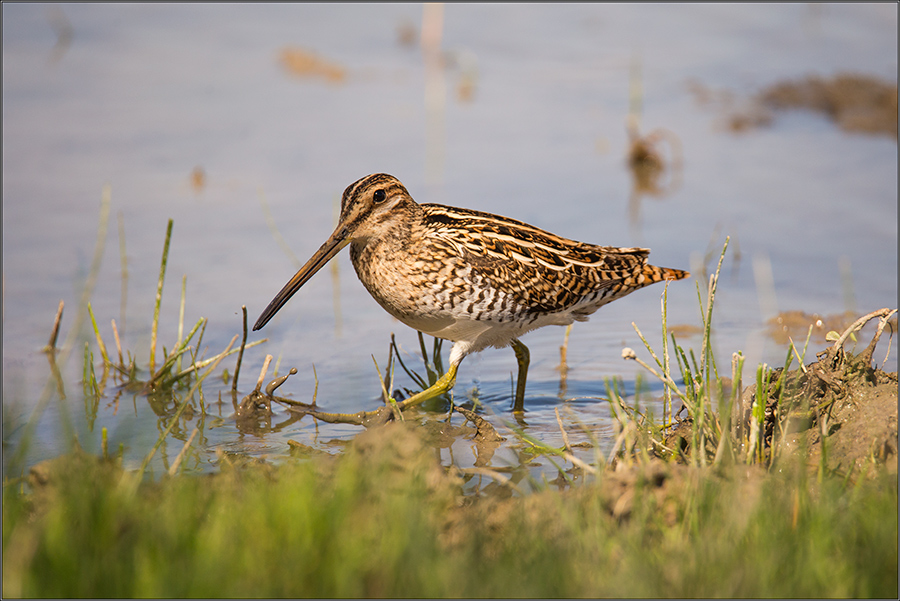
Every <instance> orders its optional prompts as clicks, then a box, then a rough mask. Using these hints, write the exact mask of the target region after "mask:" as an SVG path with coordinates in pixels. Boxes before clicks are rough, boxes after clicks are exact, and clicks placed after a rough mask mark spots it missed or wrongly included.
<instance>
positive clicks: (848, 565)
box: [2, 222, 898, 597]
mask: <svg viewBox="0 0 900 601" xmlns="http://www.w3.org/2000/svg"><path fill="white" fill-rule="evenodd" d="M171 228H172V225H171V222H170V223H169V227H168V230H167V238H166V243H165V248H164V251H163V261H162V267H161V272H160V280H159V282H158V285H157V291H158V296H157V305H156V312H155V313H154V318H153V331H154V333H155V331H156V327H157V323H158V319H159V314H158V298H159V294H161V291H162V279H163V277H164V273H165V262H166V254H167V250H166V249H167V248H168V244H169V235H170V233H171ZM726 249H727V242H726V247H725V248H723V250H722V255H721V256H720V259H719V264H718V267H717V269H716V272H715V274H714V275H713V276H712V277H711V279H710V282H709V286H708V288H707V296H706V299H703V297H702V294H701V290H700V288H699V286H698V298H699V300H700V307H701V321H702V323H703V330H704V335H703V342H702V348H701V350H700V353H699V361H698V360H697V356H696V355H695V354H694V352H693V350H690V349H688V350H686V349H685V348H683V347H682V346H680V345H679V344H678V342H677V340H676V339H675V337H674V336H671V338H670V336H669V334H668V332H667V329H666V323H665V309H666V301H665V294H664V295H663V304H662V314H663V332H662V334H663V338H662V339H663V350H662V358H661V359H660V358H658V356H657V355H656V354H655V352H654V350H653V348H652V346H651V345H650V344H649V343H648V342H647V341H646V339H645V338H644V337H643V335H641V334H640V331H639V330H638V334H639V335H640V336H641V338H642V340H643V341H644V343H645V345H646V346H647V348H648V350H649V352H650V354H651V356H652V357H653V358H654V360H655V362H656V364H657V365H656V368H653V367H651V366H649V365H647V368H648V369H649V370H650V371H651V372H652V373H654V374H655V375H656V376H657V377H659V379H660V380H661V381H662V382H663V384H664V386H665V389H666V391H667V392H666V394H667V395H669V396H668V398H669V399H670V400H668V401H666V402H665V403H664V414H663V423H662V424H657V423H655V422H654V421H653V420H652V419H651V418H650V417H648V416H647V415H645V414H643V413H641V412H640V410H639V408H638V407H637V406H635V407H630V406H628V405H627V404H626V403H625V401H624V399H622V397H621V396H620V395H619V394H618V390H619V386H618V385H617V383H616V381H615V380H613V381H612V382H610V383H609V384H608V390H609V395H608V396H609V402H610V408H611V412H612V414H613V416H614V419H615V424H616V440H615V444H614V446H613V449H612V450H611V451H610V452H609V453H608V454H607V457H603V456H602V455H601V453H600V451H599V447H597V446H596V444H595V454H594V463H593V464H592V465H591V464H587V463H585V462H584V461H582V460H580V459H577V458H576V457H575V456H574V455H573V454H572V452H571V448H570V447H569V446H568V442H567V436H566V432H565V428H564V427H563V423H562V420H561V419H560V418H559V414H558V413H557V419H558V421H559V424H560V429H561V431H562V435H563V441H564V446H563V448H561V449H556V448H553V447H550V446H548V445H547V444H545V443H543V442H542V441H540V440H538V439H537V438H535V437H534V436H533V435H531V434H529V433H528V432H526V431H525V430H524V429H523V428H520V427H517V426H514V425H512V424H511V423H505V426H506V427H507V429H508V430H509V431H510V432H512V435H513V436H516V437H517V438H518V439H519V440H520V441H522V442H523V444H524V445H527V446H528V447H529V448H532V449H534V450H535V453H540V454H541V455H542V458H544V459H546V460H547V461H550V462H551V463H552V464H553V465H556V466H557V468H558V469H559V472H560V474H561V476H562V477H561V478H560V481H561V482H562V484H561V486H563V487H564V488H565V490H562V491H560V490H556V489H555V488H553V487H552V486H551V485H549V484H548V483H546V482H544V483H540V482H536V481H533V479H532V481H531V482H530V483H531V488H532V489H534V490H536V491H537V492H533V493H531V494H524V495H523V494H522V493H521V490H522V489H521V488H520V487H519V486H517V485H516V481H515V480H514V479H513V478H509V479H507V481H506V485H502V486H499V487H497V488H495V489H494V490H495V491H496V492H495V493H494V494H486V493H484V492H482V493H480V496H478V497H471V496H468V497H467V496H465V495H464V494H463V491H464V483H465V481H466V478H467V477H471V473H472V470H473V469H480V470H482V471H490V470H488V469H486V468H481V467H479V468H470V469H469V471H468V472H466V470H460V469H457V468H455V467H452V466H451V467H449V468H447V467H444V466H442V465H441V462H440V460H439V457H438V455H439V453H437V452H436V449H435V447H434V446H433V443H432V442H430V441H429V439H428V435H427V433H426V429H425V428H423V427H421V425H419V422H420V419H406V420H405V421H402V420H400V419H396V420H394V421H393V422H390V423H388V424H387V425H385V426H382V427H373V428H370V429H368V430H366V431H363V432H361V433H360V434H359V435H358V436H356V437H355V438H354V439H353V441H352V442H351V443H350V445H349V446H348V447H347V449H346V450H345V451H344V452H343V453H341V454H340V455H339V456H331V455H327V454H324V453H323V454H313V455H312V456H306V457H304V458H302V459H293V460H288V461H285V462H284V463H282V464H281V465H278V466H272V465H271V464H266V463H261V462H251V461H247V462H243V463H242V462H240V461H239V460H238V461H237V462H235V461H232V460H229V461H222V462H220V471H219V472H218V473H215V474H211V475H207V476H185V475H179V474H178V469H179V465H180V462H181V461H182V459H183V457H184V456H185V454H186V453H187V452H188V449H189V448H190V445H191V442H192V440H194V437H195V435H196V434H197V432H198V429H197V428H194V430H193V431H192V433H191V436H190V438H188V439H187V441H186V442H185V443H184V446H183V447H182V449H181V452H180V453H179V454H178V457H177V458H176V459H175V461H174V462H173V464H172V465H171V466H168V469H166V470H165V474H164V475H163V476H162V477H161V478H159V479H153V478H143V473H144V470H146V469H147V467H148V465H149V464H150V461H151V459H152V458H153V456H154V453H155V452H156V451H157V450H158V449H159V448H160V445H161V444H163V442H164V441H165V440H166V438H167V436H168V435H169V433H170V432H171V431H172V429H173V427H176V426H179V425H180V424H179V417H180V416H181V413H182V412H183V411H185V410H186V409H187V408H188V407H189V406H191V403H192V402H193V398H194V396H195V394H199V395H200V398H201V399H202V388H201V386H202V382H203V380H204V378H206V377H207V376H209V375H210V374H211V373H212V372H213V371H214V370H215V369H216V366H217V365H218V363H219V362H220V361H222V360H223V359H224V358H225V357H227V356H229V355H230V354H232V353H235V352H240V353H241V355H242V354H243V352H244V350H245V349H247V348H250V347H251V346H253V345H252V344H251V345H245V344H243V343H242V344H241V345H240V347H239V348H232V346H233V345H234V343H235V340H236V339H237V336H236V337H235V339H232V342H231V344H230V345H229V347H228V348H227V349H225V351H223V352H221V353H219V354H217V355H216V356H214V357H212V358H209V359H206V360H203V361H201V360H199V358H198V357H197V351H196V349H197V348H199V347H200V339H202V335H203V330H204V328H205V326H206V320H205V319H204V318H200V320H198V321H197V323H196V325H195V326H194V327H193V328H192V329H191V331H190V332H188V334H187V335H186V336H184V337H182V333H183V328H182V323H183V298H184V294H185V292H184V280H183V282H182V284H183V285H182V309H181V312H180V314H179V326H178V340H177V341H176V344H175V345H174V346H173V348H172V350H171V352H166V351H165V349H163V357H164V358H163V359H162V360H161V362H162V364H161V365H160V366H159V367H158V369H156V366H155V365H154V361H155V336H154V341H153V342H152V343H151V359H150V361H151V376H150V379H149V381H148V382H146V383H143V384H144V390H145V393H146V394H157V393H159V392H160V391H167V394H169V393H171V396H172V398H173V399H174V407H173V409H172V410H171V411H170V412H168V414H167V417H166V420H165V421H166V422H167V424H166V423H163V422H161V424H160V431H161V434H160V437H159V439H158V440H157V441H156V444H155V445H154V446H153V447H152V448H151V449H147V450H146V452H147V454H146V456H145V459H144V461H143V463H142V465H141V467H140V469H138V470H134V471H127V470H124V469H123V468H122V450H121V448H120V452H119V454H118V456H110V455H109V453H108V449H107V444H106V439H105V436H106V434H105V429H104V431H103V433H102V436H103V437H104V438H103V444H102V447H101V448H102V449H103V451H102V455H101V456H99V457H97V456H93V455H90V454H87V453H84V452H83V451H80V450H79V449H78V448H77V446H76V447H75V449H74V450H73V452H71V453H69V454H67V455H64V456H61V457H58V458H56V459H53V460H50V461H46V462H43V463H40V464H38V465H37V466H35V467H34V468H32V469H31V470H30V472H29V473H28V474H27V476H25V477H23V478H18V479H14V480H7V481H5V482H4V488H3V508H2V511H3V532H2V537H3V591H2V592H3V595H4V596H6V597H606V596H612V597H618V596H636V597H718V596H728V597H732V596H740V597H788V596H792V597H798V596H803V597H843V596H853V597H896V596H897V560H898V556H897V532H898V524H897V522H898V520H897V474H896V470H894V471H893V472H890V471H886V470H879V469H877V468H876V469H874V470H872V473H870V474H868V475H867V476H866V477H861V476H859V477H855V478H849V477H847V476H846V475H844V474H838V473H837V472H834V471H828V470H823V469H820V470H819V472H818V477H813V476H812V475H811V473H810V472H809V470H808V469H807V466H806V465H805V457H804V456H802V455H799V454H797V455H785V456H779V457H778V461H777V463H776V462H775V461H774V459H775V455H774V452H773V451H772V450H771V449H772V448H773V447H772V446H771V444H769V446H768V447H766V449H768V454H764V453H763V447H764V445H765V444H766V443H767V440H768V439H766V438H765V427H764V423H763V418H765V413H764V412H765V409H766V407H767V405H766V402H770V396H771V395H769V392H770V390H774V388H771V387H772V386H781V388H780V389H779V393H778V394H779V395H780V394H781V393H782V392H783V390H784V388H785V386H784V383H785V381H786V380H785V376H784V373H785V372H786V371H787V368H788V367H789V366H790V362H791V361H792V357H793V355H792V354H791V352H789V353H788V357H787V359H786V363H785V369H784V370H783V371H782V372H781V374H777V375H776V374H773V373H772V372H770V371H768V370H767V369H765V368H763V366H761V367H760V369H759V370H758V372H757V374H758V375H757V390H758V391H761V392H760V393H759V395H758V396H757V404H756V405H755V406H754V408H755V411H756V413H755V414H753V415H754V419H751V420H750V432H744V431H743V430H742V429H741V428H739V427H736V423H735V419H734V418H733V411H732V407H734V406H735V403H737V402H738V401H739V400H740V391H741V384H740V382H741V372H742V357H740V355H738V354H735V356H734V357H733V359H732V370H731V379H732V382H731V383H730V384H729V385H728V386H726V383H725V382H724V378H723V376H721V375H720V373H719V370H718V369H717V366H716V362H715V358H714V356H713V354H712V352H711V344H710V337H711V336H710V333H711V322H712V315H713V303H714V297H715V289H716V283H717V280H718V273H719V270H720V269H721V266H722V259H723V258H724V255H725V250H726ZM88 312H89V315H90V318H91V320H92V323H93V325H94V333H95V339H96V343H97V345H98V348H99V349H100V353H99V354H100V355H101V358H102V364H103V368H104V372H105V371H106V370H108V369H109V368H110V367H112V368H113V370H112V373H113V374H114V377H119V378H120V380H122V381H125V380H127V381H131V380H133V378H134V373H135V368H134V360H133V359H132V360H131V366H130V368H126V367H125V365H124V364H123V361H122V358H121V356H122V351H121V347H120V343H119V341H118V333H117V331H116V330H115V326H113V327H114V333H115V335H116V340H117V342H116V347H117V350H118V355H119V363H118V364H117V365H114V364H112V361H111V359H110V358H109V354H108V353H107V351H106V348H105V346H104V345H103V341H102V338H101V337H100V334H99V330H98V328H97V326H96V320H94V316H93V312H92V311H90V309H88ZM244 322H245V325H244V330H245V336H246V317H245V318H244ZM635 329H636V330H637V327H636V326H635ZM198 332H199V337H198V339H197V341H196V342H195V343H194V344H191V341H193V340H194V337H195V336H197V334H198ZM419 342H420V347H421V352H422V355H423V359H424V361H425V375H424V376H422V375H419V374H417V373H416V372H415V371H413V370H412V369H410V368H408V367H407V366H406V365H404V363H403V359H402V358H401V353H400V352H399V350H398V348H397V346H396V343H395V342H394V341H393V340H392V342H391V353H392V355H393V357H396V359H397V361H398V362H399V363H400V366H401V369H403V370H404V371H405V372H406V373H407V374H409V376H410V377H411V378H412V379H413V380H415V382H416V383H417V384H418V385H420V386H421V387H423V388H424V387H427V386H428V385H430V383H433V382H434V381H435V380H436V379H437V378H438V377H439V376H440V374H441V373H442V372H443V368H442V365H441V355H440V350H441V349H440V343H439V342H437V341H436V342H435V344H434V347H433V349H432V353H431V357H430V359H429V357H428V353H427V348H426V345H425V342H424V339H422V338H421V337H420V340H419ZM807 342H808V341H807ZM792 352H794V353H797V351H796V349H794V348H793V347H792ZM186 353H187V354H188V355H189V356H190V366H189V367H188V368H186V369H181V365H180V364H179V363H180V361H181V360H182V358H183V357H184V356H185V354H186ZM129 355H130V353H129ZM389 356H391V354H389ZM626 357H627V358H636V357H635V356H634V354H633V353H632V354H631V356H628V355H627V353H626ZM672 358H674V361H672ZM798 358H800V355H799V353H798ZM801 363H802V359H801ZM204 367H206V369H205V371H204V373H203V374H200V370H201V369H202V368H204ZM673 367H674V368H675V370H677V372H676V373H677V375H676V376H674V377H673V375H672V374H673ZM239 368H240V362H238V365H237V366H236V368H235V381H234V384H233V389H236V378H237V373H238V371H239ZM376 369H377V363H376ZM265 370H266V367H264V368H263V374H264V373H265ZM393 373H394V368H393V362H392V359H389V364H388V366H387V376H385V378H384V379H382V387H383V392H384V396H385V397H386V399H388V402H391V401H392V400H393V399H392V395H393V392H392V391H391V388H392V375H393ZM380 375H381V372H380V370H379V377H380ZM679 376H680V378H681V380H680V382H676V380H675V378H676V377H679ZM83 377H84V382H83V384H84V396H85V402H86V403H89V404H90V405H91V407H93V410H92V409H91V407H88V406H86V415H87V416H88V419H91V418H90V416H91V415H92V414H93V415H96V404H97V403H98V402H99V398H100V397H101V396H102V395H103V386H104V385H105V382H106V375H105V373H104V375H103V376H101V378H100V379H99V381H98V378H97V374H96V372H95V370H94V355H93V352H92V351H91V349H90V345H89V344H87V345H86V346H85V354H84V376H83ZM262 377H263V376H261V379H260V383H258V384H257V389H259V386H260V385H261V380H262ZM269 387H270V388H271V387H273V385H272V384H270V386H269ZM638 388H640V385H638ZM273 389H274V388H273ZM151 391H152V392H151ZM257 392H259V390H257ZM267 394H268V395H269V396H270V397H271V391H269V392H267ZM248 398H249V397H248ZM273 398H274V397H273ZM676 400H680V401H681V402H682V403H683V405H684V408H685V410H686V411H687V414H686V418H678V417H677V416H678V414H679V412H676V411H673V406H672V401H676ZM777 401H778V403H780V396H779V397H778V399H777ZM397 405H398V404H396V403H394V407H395V413H396V414H399V413H400V410H399V409H398V408H397ZM200 411H201V413H203V412H204V411H205V410H204V407H203V405H202V401H201V406H200ZM464 411H465V410H463V411H462V412H464ZM761 411H762V413H760V412H761ZM466 414H467V413H464V415H466ZM468 414H470V415H469V416H467V419H474V420H477V419H479V418H478V416H476V415H475V413H474V412H468ZM760 416H762V417H760ZM397 417H399V415H398V416H397ZM679 420H680V421H679ZM482 421H483V420H482ZM753 423H756V424H757V426H756V430H753V429H752V428H753ZM678 427H681V428H683V429H682V434H683V436H684V437H685V438H686V439H687V440H688V441H689V444H688V445H687V446H686V447H684V448H682V447H677V448H676V447H673V446H672V443H671V441H672V440H673V439H672V437H671V436H670V434H671V432H672V431H673V430H675V429H677V428H678ZM684 428H687V429H686V430H684ZM488 429H489V430H491V431H492V430H493V429H492V428H487V426H485V430H484V432H482V428H481V427H479V428H478V431H479V434H487V432H488ZM494 435H496V433H495V432H494ZM589 435H590V437H591V439H592V440H593V436H594V435H593V433H590V432H589ZM754 437H755V438H754ZM754 440H755V441H756V442H755V443H754V442H753V441H754ZM23 444H27V440H26V442H25V443H23ZM685 449H687V450H685ZM823 450H824V449H823ZM823 456H824V453H823ZM660 457H661V458H663V459H660ZM823 461H824V459H823ZM564 462H566V463H571V464H572V468H571V469H569V470H566V469H564V467H565V466H563V465H562V463H564ZM773 465H777V468H778V469H777V470H775V469H771V466H773ZM492 474H493V476H492V477H499V475H498V474H497V473H496V472H492ZM585 475H588V476H590V477H584V476H585ZM576 476H577V477H576ZM485 490H487V488H485ZM517 491H518V494H516V492H517ZM48 575H51V576H48Z"/></svg>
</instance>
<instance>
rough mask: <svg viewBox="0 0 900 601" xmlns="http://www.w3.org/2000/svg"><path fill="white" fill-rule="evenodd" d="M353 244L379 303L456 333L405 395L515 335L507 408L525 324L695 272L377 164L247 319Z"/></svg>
mask: <svg viewBox="0 0 900 601" xmlns="http://www.w3.org/2000/svg"><path fill="white" fill-rule="evenodd" d="M348 244H349V245H350V260H351V261H352V263H353V267H354V269H355V270H356V274H357V276H359V279H360V281H361V282H362V283H363V286H365V287H366V290H368V291H369V294H371V295H372V297H373V298H374V299H375V300H376V301H377V302H378V304H379V305H381V306H382V307H383V308H384V309H385V310H386V311H387V312H388V313H390V314H391V315H393V316H394V317H396V318H397V319H399V320H400V321H402V322H403V323H405V324H406V325H408V326H410V327H411V328H414V329H416V330H419V331H420V332H423V333H425V334H430V335H431V336H435V337H437V338H443V339H445V340H451V341H453V343H454V344H453V348H452V349H451V351H450V367H449V369H448V370H447V373H445V374H444V375H443V376H442V377H441V378H439V379H438V381H437V382H435V383H434V384H433V385H432V386H431V387H429V388H428V389H426V390H423V391H421V392H419V393H417V394H416V395H415V396H413V397H411V398H410V399H408V400H407V402H406V405H407V406H408V405H413V404H418V403H420V402H422V401H425V400H427V399H430V398H433V397H436V396H438V395H441V394H443V393H445V392H447V391H448V390H450V389H451V388H452V387H453V385H454V383H455V382H456V372H457V368H458V367H459V364H460V362H461V361H462V360H463V358H464V357H465V356H466V355H468V354H470V353H474V352H477V351H481V350H483V349H485V348H487V347H489V346H494V347H498V348H502V347H505V346H510V345H511V346H512V347H513V350H514V351H515V353H516V359H517V361H518V364H519V374H518V381H517V384H516V398H515V403H514V406H513V410H514V411H522V410H523V409H524V398H525V379H526V375H527V372H528V362H529V352H528V348H527V347H526V346H525V345H524V344H522V343H521V342H520V341H519V338H520V337H521V336H522V335H523V334H525V333H526V332H529V331H531V330H534V329H536V328H541V327H544V326H548V325H568V324H570V323H572V322H573V321H586V320H587V319H588V317H589V316H590V315H591V314H592V313H593V312H594V311H596V310H597V309H598V308H600V307H602V306H603V305H605V304H606V303H609V302H611V301H614V300H616V299H618V298H622V297H623V296H625V295H627V294H630V293H631V292H634V291H635V290H637V289H639V288H643V287H644V286H649V285H650V284H653V283H655V282H660V281H662V280H680V279H682V278H686V277H688V275H690V274H688V272H686V271H681V270H680V269H669V268H665V267H655V266H653V265H648V264H647V255H648V254H649V253H650V250H649V249H646V248H616V247H613V246H595V245H593V244H585V243H583V242H576V241H574V240H568V239H566V238H562V237H560V236H556V235H554V234H551V233H550V232H546V231H544V230H542V229H539V228H536V227H534V226H532V225H528V224H526V223H522V222H521V221H516V220H514V219H509V218H508V217H501V216H499V215H492V214H490V213H483V212H481V211H473V210H470V209H458V208H455V207H447V206H443V205H438V204H421V205H420V204H418V203H416V201H414V200H413V198H412V196H410V194H409V192H407V190H406V188H405V187H404V186H403V184H402V183H400V181H399V180H398V179H397V178H395V177H393V176H391V175H387V174H384V173H376V174H373V175H368V176H366V177H364V178H362V179H360V180H358V181H356V182H354V183H352V184H350V185H349V186H348V187H347V189H346V190H344V195H343V198H342V199H341V216H340V222H339V223H338V225H337V228H336V229H335V230H334V233H332V234H331V237H330V238H328V240H326V241H325V243H324V244H323V245H322V246H321V247H320V248H319V250H317V251H316V253H315V254H314V255H313V256H312V258H310V259H309V261H307V263H306V265H304V266H303V267H301V268H300V271H298V272H297V273H296V274H295V275H294V277H292V278H291V279H290V281H289V282H288V283H287V284H285V286H284V288H282V289H281V292H279V293H278V294H277V295H276V296H275V298H274V299H272V302H271V303H269V306H268V307H266V309H265V311H263V312H262V314H261V315H260V316H259V319H258V320H257V321H256V324H255V325H254V326H253V329H254V330H259V329H260V328H262V327H263V326H264V325H266V323H268V321H269V320H270V319H272V316H273V315H275V313H276V312H278V310H279V309H281V307H282V306H284V304H285V303H286V302H287V301H288V299H290V298H291V296H293V295H294V293H295V292H297V290H299V289H300V287H301V286H303V284H305V283H306V282H307V281H308V280H309V279H310V278H311V277H312V276H313V275H315V273H316V272H317V271H319V270H320V269H321V268H322V267H323V266H324V265H325V264H326V263H327V262H328V261H329V260H330V259H331V258H332V257H334V256H335V255H336V254H337V253H338V252H339V251H340V250H341V249H342V248H344V247H345V246H347V245H348Z"/></svg>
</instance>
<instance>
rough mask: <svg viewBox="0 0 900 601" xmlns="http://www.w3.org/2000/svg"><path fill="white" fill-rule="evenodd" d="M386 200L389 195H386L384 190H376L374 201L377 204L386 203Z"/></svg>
mask: <svg viewBox="0 0 900 601" xmlns="http://www.w3.org/2000/svg"><path fill="white" fill-rule="evenodd" d="M385 198H387V194H385V193H384V190H375V194H373V195H372V200H374V201H375V202H384V199H385Z"/></svg>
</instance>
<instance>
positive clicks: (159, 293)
mask: <svg viewBox="0 0 900 601" xmlns="http://www.w3.org/2000/svg"><path fill="white" fill-rule="evenodd" d="M173 223H174V222H173V220H172V219H169V224H168V226H166V241H165V243H164V244H163V253H162V261H161V262H160V266H159V280H158V281H157V284H156V303H155V304H154V308H153V325H152V326H151V328H150V375H151V376H152V375H153V372H154V370H155V369H156V334H157V331H158V329H159V305H160V303H161V302H162V291H163V282H164V281H165V279H166V263H167V262H168V260H169V243H170V242H171V240H172V225H173Z"/></svg>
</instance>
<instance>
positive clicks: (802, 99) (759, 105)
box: [690, 73, 897, 139]
mask: <svg viewBox="0 0 900 601" xmlns="http://www.w3.org/2000/svg"><path fill="white" fill-rule="evenodd" d="M690 90H691V92H692V93H693V94H694V97H695V98H696V99H697V101H698V102H699V103H700V104H703V105H716V106H718V108H719V110H720V112H721V113H722V117H721V119H722V121H723V123H724V126H725V127H726V128H727V129H729V130H730V131H733V132H743V131H747V130H750V129H755V128H758V127H768V126H770V125H771V124H772V123H773V122H774V121H775V118H776V116H777V114H778V113H779V112H783V111H786V110H792V109H801V110H810V111H814V112H817V113H820V114H822V115H823V116H825V117H826V118H827V119H829V120H830V121H832V122H834V123H835V124H836V125H837V126H838V127H840V128H841V129H843V130H844V131H849V132H857V133H865V134H873V135H888V136H891V137H893V138H894V139H896V138H897V84H896V82H888V81H884V80H881V79H879V78H877V77H873V76H870V75H865V74H860V73H839V74H837V75H835V76H834V77H831V78H825V77H820V76H818V75H808V76H806V77H802V78H798V79H794V80H788V81H780V82H776V83H774V84H772V85H770V86H767V87H765V88H763V89H762V90H760V91H759V92H757V93H756V94H754V95H753V96H751V97H749V98H739V97H738V96H737V95H735V94H734V93H732V92H729V91H716V90H712V89H710V88H708V87H706V86H705V85H703V84H701V83H698V82H691V83H690Z"/></svg>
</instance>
